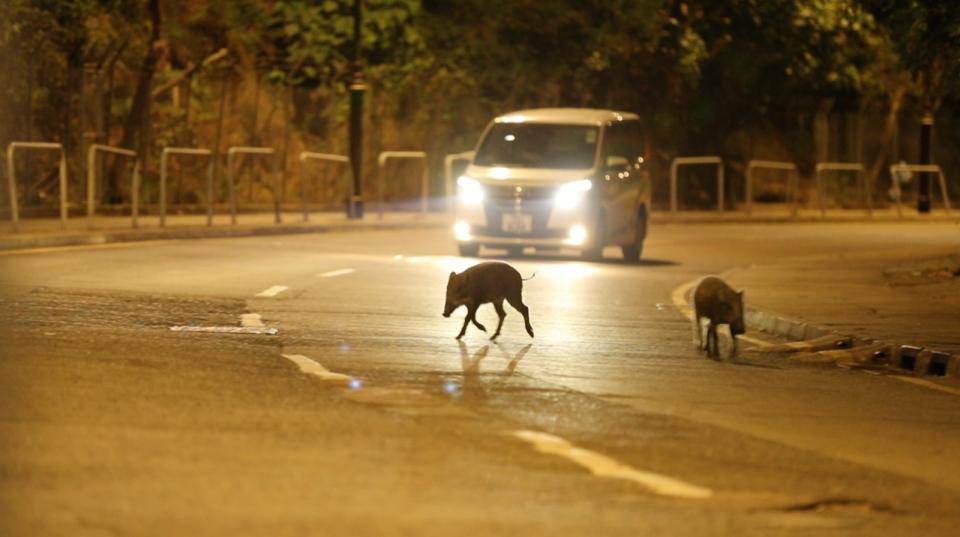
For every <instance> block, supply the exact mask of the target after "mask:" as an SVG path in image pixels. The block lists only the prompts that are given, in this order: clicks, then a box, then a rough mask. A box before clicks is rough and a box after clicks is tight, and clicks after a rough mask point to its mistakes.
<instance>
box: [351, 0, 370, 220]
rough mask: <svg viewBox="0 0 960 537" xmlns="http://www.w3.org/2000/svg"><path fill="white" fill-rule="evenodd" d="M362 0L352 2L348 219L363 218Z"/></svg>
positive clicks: (364, 88) (363, 87)
mask: <svg viewBox="0 0 960 537" xmlns="http://www.w3.org/2000/svg"><path fill="white" fill-rule="evenodd" d="M361 4H362V0H353V62H352V67H353V69H352V71H353V72H352V74H351V77H350V164H351V166H352V167H353V193H352V195H351V197H350V203H349V204H348V205H347V217H348V218H357V219H360V218H363V92H364V91H366V89H367V86H366V84H364V82H363V64H362V63H361V62H360V47H361V38H362V35H361V31H362V26H363V19H362V5H361Z"/></svg>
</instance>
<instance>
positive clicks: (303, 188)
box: [299, 151, 358, 222]
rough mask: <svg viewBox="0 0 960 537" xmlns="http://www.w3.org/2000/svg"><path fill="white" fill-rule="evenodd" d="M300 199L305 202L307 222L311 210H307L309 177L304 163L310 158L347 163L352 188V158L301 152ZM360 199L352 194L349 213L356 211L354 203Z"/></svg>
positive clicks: (304, 213) (304, 211) (304, 212)
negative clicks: (305, 171) (304, 170)
mask: <svg viewBox="0 0 960 537" xmlns="http://www.w3.org/2000/svg"><path fill="white" fill-rule="evenodd" d="M299 160H300V170H299V174H300V201H301V203H303V221H304V222H306V221H307V220H309V214H310V213H309V211H308V210H307V178H306V175H305V174H304V172H303V169H304V165H305V164H306V162H307V161H308V160H319V161H324V162H337V163H340V164H346V165H347V177H348V178H349V179H350V185H351V188H352V185H353V167H352V166H350V158H349V157H345V156H343V155H333V154H330V153H314V152H312V151H304V152H302V153H300V157H299ZM357 201H358V200H357V199H355V197H354V195H353V193H352V192H351V194H350V212H349V214H356V213H354V210H353V209H354V204H355V203H356V202H357Z"/></svg>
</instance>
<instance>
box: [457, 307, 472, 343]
mask: <svg viewBox="0 0 960 537" xmlns="http://www.w3.org/2000/svg"><path fill="white" fill-rule="evenodd" d="M476 311H477V307H476V306H467V315H466V316H465V317H464V318H463V326H462V327H461V328H460V333H459V334H457V339H460V338H462V337H463V335H464V334H466V333H467V325H468V324H470V321H471V320H472V319H473V314H474V313H476Z"/></svg>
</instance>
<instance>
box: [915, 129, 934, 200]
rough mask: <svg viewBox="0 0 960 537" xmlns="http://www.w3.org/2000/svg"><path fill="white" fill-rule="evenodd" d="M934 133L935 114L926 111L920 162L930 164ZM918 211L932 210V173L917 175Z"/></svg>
mask: <svg viewBox="0 0 960 537" xmlns="http://www.w3.org/2000/svg"><path fill="white" fill-rule="evenodd" d="M932 134H933V114H931V113H930V112H926V113H924V115H923V119H922V120H921V121H920V164H930V162H931V161H932V160H933V159H932V158H931V157H932V155H931V147H930V142H931V140H930V138H931V137H932ZM917 180H918V184H917V212H918V213H929V212H930V174H929V173H926V172H921V173H920V174H918V177H917Z"/></svg>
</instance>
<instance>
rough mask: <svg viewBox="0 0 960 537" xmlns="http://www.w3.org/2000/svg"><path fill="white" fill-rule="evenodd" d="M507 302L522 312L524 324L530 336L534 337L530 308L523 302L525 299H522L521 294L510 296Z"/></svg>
mask: <svg viewBox="0 0 960 537" xmlns="http://www.w3.org/2000/svg"><path fill="white" fill-rule="evenodd" d="M507 302H509V303H510V305H511V306H513V309H515V310H517V311H519V312H520V314H521V315H523V324H524V326H526V328H527V333H528V334H530V337H533V327H532V326H530V309H529V308H527V306H525V305H524V304H523V300H521V299H520V296H519V295H517V296H508V297H507Z"/></svg>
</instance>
